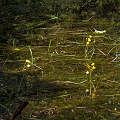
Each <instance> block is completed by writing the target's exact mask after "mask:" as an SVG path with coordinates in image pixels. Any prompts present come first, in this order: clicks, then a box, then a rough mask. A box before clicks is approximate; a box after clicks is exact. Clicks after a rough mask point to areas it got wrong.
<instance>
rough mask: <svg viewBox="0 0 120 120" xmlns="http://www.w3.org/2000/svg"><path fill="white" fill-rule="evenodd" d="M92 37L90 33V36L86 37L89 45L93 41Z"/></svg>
mask: <svg viewBox="0 0 120 120" xmlns="http://www.w3.org/2000/svg"><path fill="white" fill-rule="evenodd" d="M91 37H92V36H91V35H89V38H86V40H87V43H86V44H87V45H89V43H90V42H91Z"/></svg>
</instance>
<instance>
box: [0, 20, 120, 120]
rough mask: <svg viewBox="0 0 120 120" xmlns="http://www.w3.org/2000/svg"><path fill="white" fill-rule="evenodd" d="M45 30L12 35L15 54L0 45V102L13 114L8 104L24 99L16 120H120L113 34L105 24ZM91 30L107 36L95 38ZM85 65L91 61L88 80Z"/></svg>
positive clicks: (63, 25)
mask: <svg viewBox="0 0 120 120" xmlns="http://www.w3.org/2000/svg"><path fill="white" fill-rule="evenodd" d="M49 26H50V27H48V28H35V29H32V30H28V31H24V32H20V33H19V32H18V40H17V42H16V46H17V48H19V50H16V49H14V51H9V50H7V49H6V48H9V46H5V45H4V46H3V47H1V51H2V53H1V56H2V58H1V64H0V66H1V74H0V76H1V81H0V84H1V88H0V91H1V96H2V97H1V99H0V101H1V102H0V103H1V104H3V105H4V106H6V107H10V109H11V110H14V109H15V108H14V107H13V106H16V107H17V103H16V102H15V101H14V100H16V99H20V100H26V101H28V102H29V104H28V106H27V107H26V108H25V109H24V110H23V112H22V116H24V117H18V119H25V120H27V119H28V118H34V119H35V118H36V119H43V120H44V119H45V120H46V119H48V120H49V119H50V120H56V119H58V120H64V119H65V120H66V119H69V120H73V119H74V120H79V119H82V120H86V119H88V120H93V119H95V120H96V119H97V120H99V119H100V120H102V119H104V120H112V119H120V118H119V114H120V111H119V110H120V105H119V104H120V100H119V96H120V91H119V84H120V83H119V78H120V75H119V67H120V64H119V56H118V55H117V54H119V40H118V39H119V36H118V34H117V35H115V34H110V33H109V32H110V29H109V28H110V27H111V24H110V21H107V20H103V21H102V22H101V21H99V20H98V21H88V22H76V23H75V22H66V23H64V22H63V23H60V25H59V26H54V25H53V24H50V25H49ZM94 28H96V29H97V30H101V31H102V30H106V31H107V32H106V33H103V34H97V33H95V32H94ZM33 31H34V32H33ZM89 35H91V36H92V38H91V40H92V41H91V42H90V43H89V45H86V38H88V37H89ZM19 38H20V39H19ZM26 42H27V44H30V45H31V47H30V46H27V45H25V43H26ZM18 44H19V45H18ZM15 50H16V51H15ZM86 50H87V52H86V53H85V51H86ZM31 54H32V56H31ZM32 57H33V58H32ZM26 60H30V61H31V63H32V62H33V65H32V64H31V63H30V64H29V67H28V63H26V62H25V61H26ZM32 60H33V61H32ZM86 63H89V65H90V64H91V63H95V67H96V69H94V70H92V71H91V77H90V74H88V75H87V74H86V72H87V71H88V70H89V69H88V66H87V64H86ZM90 79H91V81H92V84H91V83H90ZM90 86H91V95H90V90H89V89H90ZM55 106H57V110H54V109H53V108H55ZM0 107H1V108H2V106H0ZM2 109H3V108H2ZM4 111H5V108H4ZM43 111H44V112H43ZM46 111H47V112H48V113H46V114H45V112H46ZM1 113H2V112H1Z"/></svg>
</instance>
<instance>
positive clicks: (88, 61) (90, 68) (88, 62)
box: [85, 35, 96, 97]
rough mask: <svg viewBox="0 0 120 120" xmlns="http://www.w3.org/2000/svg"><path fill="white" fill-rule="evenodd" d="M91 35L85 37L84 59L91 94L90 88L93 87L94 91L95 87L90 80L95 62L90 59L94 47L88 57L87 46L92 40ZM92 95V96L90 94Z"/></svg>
mask: <svg viewBox="0 0 120 120" xmlns="http://www.w3.org/2000/svg"><path fill="white" fill-rule="evenodd" d="M91 38H92V36H91V35H89V37H88V38H86V48H85V59H86V63H85V66H86V67H87V71H86V75H87V76H89V84H90V95H93V94H92V88H93V89H94V92H95V87H94V83H93V82H92V71H93V70H94V69H96V67H95V63H91V59H92V57H93V54H94V51H95V49H94V47H93V50H92V51H93V52H92V55H91V56H90V58H89V59H88V48H89V44H90V42H91V41H92V40H91ZM92 97H93V96H92Z"/></svg>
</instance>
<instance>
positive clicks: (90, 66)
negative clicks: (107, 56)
mask: <svg viewBox="0 0 120 120" xmlns="http://www.w3.org/2000/svg"><path fill="white" fill-rule="evenodd" d="M86 65H87V67H88V70H89V71H91V70H94V69H96V67H95V66H94V65H95V63H92V64H91V65H89V64H88V63H87V64H86ZM89 71H87V72H86V74H89Z"/></svg>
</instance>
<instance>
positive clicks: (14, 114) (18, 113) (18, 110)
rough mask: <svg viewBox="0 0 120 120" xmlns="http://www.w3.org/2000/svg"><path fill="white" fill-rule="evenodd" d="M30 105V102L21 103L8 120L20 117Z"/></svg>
mask: <svg viewBox="0 0 120 120" xmlns="http://www.w3.org/2000/svg"><path fill="white" fill-rule="evenodd" d="M28 103H29V102H27V101H20V104H19V105H18V107H17V109H16V110H15V112H14V113H13V115H12V116H11V117H10V118H9V119H8V120H14V119H15V118H16V117H17V116H18V115H20V114H21V111H22V110H23V108H25V107H26V106H27V105H28Z"/></svg>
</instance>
